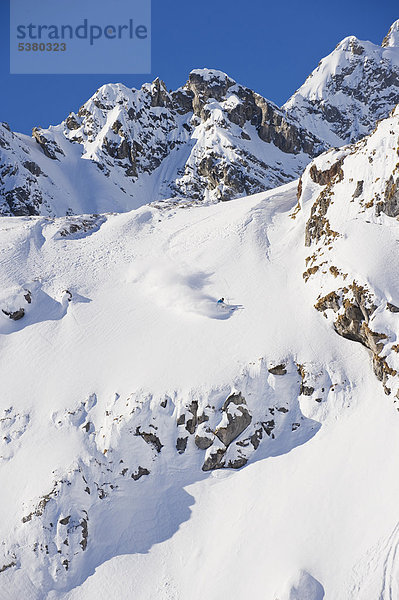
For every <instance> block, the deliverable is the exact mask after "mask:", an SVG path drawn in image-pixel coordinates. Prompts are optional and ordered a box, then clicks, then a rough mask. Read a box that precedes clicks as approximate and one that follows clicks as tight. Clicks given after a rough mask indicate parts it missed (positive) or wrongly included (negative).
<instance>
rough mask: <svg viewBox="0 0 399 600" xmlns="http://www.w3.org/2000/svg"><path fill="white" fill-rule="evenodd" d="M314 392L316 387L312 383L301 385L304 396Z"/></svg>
mask: <svg viewBox="0 0 399 600" xmlns="http://www.w3.org/2000/svg"><path fill="white" fill-rule="evenodd" d="M313 392H314V387H312V386H310V385H302V386H301V394H303V395H304V396H311V395H312V394H313Z"/></svg>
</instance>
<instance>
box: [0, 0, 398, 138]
mask: <svg viewBox="0 0 399 600" xmlns="http://www.w3.org/2000/svg"><path fill="white" fill-rule="evenodd" d="M11 1H12V0H11ZM397 18H399V6H398V2H397V0H384V1H383V2H376V0H362V1H360V0H334V1H332V0H331V1H330V2H315V1H304V0H302V1H301V2H298V0H295V1H293V0H286V1H285V2H275V1H273V2H270V1H269V0H247V1H246V2H242V1H238V0H202V1H201V2H190V1H189V0H184V1H183V0H173V2H166V1H165V0H153V2H152V73H150V74H148V75H140V76H134V75H124V74H120V75H115V74H112V75H109V76H107V75H10V74H9V49H8V46H9V1H8V0H0V24H1V25H0V27H1V36H0V90H1V95H0V109H1V111H0V120H2V121H7V122H8V123H9V124H10V125H11V127H12V129H14V130H15V131H22V132H24V133H30V132H31V129H32V127H33V126H36V125H40V126H42V127H47V126H48V125H50V124H56V123H59V122H60V121H62V120H63V119H64V118H65V117H66V116H67V115H68V113H69V112H70V111H77V110H78V109H79V107H80V106H81V105H82V104H83V103H84V102H85V101H86V100H87V99H88V98H89V97H90V96H91V95H92V94H93V93H94V92H95V90H96V89H97V88H98V87H99V86H101V85H102V84H104V83H108V82H117V81H120V82H122V83H124V84H125V85H128V86H129V87H139V86H140V85H141V84H142V83H144V82H145V81H151V80H153V79H154V78H155V77H156V76H159V77H161V79H163V80H164V81H165V83H166V85H167V87H168V88H171V89H175V88H176V87H178V86H180V85H182V84H183V83H184V82H185V81H186V79H187V75H188V73H189V72H190V70H191V69H193V68H197V67H204V66H206V67H212V68H217V69H221V70H222V71H225V72H227V73H228V74H229V75H230V76H231V77H233V78H234V79H236V80H237V81H239V82H240V83H242V84H244V85H247V86H248V87H251V88H253V89H254V90H256V91H257V92H259V93H260V94H262V95H263V96H265V97H266V98H268V99H270V100H273V101H274V102H276V103H277V104H279V105H280V104H282V103H283V102H284V101H285V100H286V99H287V98H288V97H289V96H290V95H291V94H292V93H293V92H294V91H295V90H296V89H297V88H298V87H299V86H300V85H301V84H302V83H303V81H304V80H305V79H306V77H307V76H308V75H309V73H310V72H311V71H312V70H313V69H314V68H315V67H316V65H317V63H318V62H319V60H320V59H321V58H322V57H323V56H325V55H326V54H329V52H331V51H332V50H333V48H334V47H335V46H336V44H337V43H338V42H339V41H340V40H341V39H342V38H344V37H346V36H347V35H356V36H357V37H358V38H359V39H363V40H370V41H372V42H375V43H381V40H382V38H383V37H384V35H385V34H386V33H387V30H388V28H389V26H390V25H391V23H392V22H393V21H395V20H396V19H397Z"/></svg>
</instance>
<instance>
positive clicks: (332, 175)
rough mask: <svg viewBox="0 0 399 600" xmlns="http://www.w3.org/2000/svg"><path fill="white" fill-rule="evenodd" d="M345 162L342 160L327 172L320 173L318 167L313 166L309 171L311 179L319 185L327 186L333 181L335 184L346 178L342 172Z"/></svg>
mask: <svg viewBox="0 0 399 600" xmlns="http://www.w3.org/2000/svg"><path fill="white" fill-rule="evenodd" d="M343 161H344V159H343V158H341V159H340V160H338V161H337V162H336V163H334V164H333V165H332V166H331V167H330V168H329V169H326V170H325V171H319V169H318V168H317V167H316V165H312V166H311V167H310V169H309V175H310V178H311V179H312V180H313V181H314V182H315V183H318V184H319V185H327V184H329V183H331V182H332V181H333V180H334V181H335V182H338V181H341V180H342V179H343V177H344V172H343V170H342V163H343Z"/></svg>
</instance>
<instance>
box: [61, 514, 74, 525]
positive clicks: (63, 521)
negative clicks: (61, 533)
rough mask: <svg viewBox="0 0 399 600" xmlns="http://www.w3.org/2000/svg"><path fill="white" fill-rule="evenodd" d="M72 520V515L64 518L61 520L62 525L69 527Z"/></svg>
mask: <svg viewBox="0 0 399 600" xmlns="http://www.w3.org/2000/svg"><path fill="white" fill-rule="evenodd" d="M70 519H71V515H68V516H67V517H64V518H63V519H60V523H61V525H68V523H69V521H70Z"/></svg>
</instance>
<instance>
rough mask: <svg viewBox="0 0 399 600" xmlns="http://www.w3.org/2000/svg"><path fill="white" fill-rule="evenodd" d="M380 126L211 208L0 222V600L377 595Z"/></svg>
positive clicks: (385, 339) (388, 573)
mask: <svg viewBox="0 0 399 600" xmlns="http://www.w3.org/2000/svg"><path fill="white" fill-rule="evenodd" d="M398 117H399V115H398V111H397V110H396V111H395V112H394V113H393V115H392V116H391V117H390V118H389V119H387V120H386V121H384V122H381V123H380V124H379V126H378V128H377V129H376V131H375V132H374V133H373V134H372V135H371V136H370V137H368V138H366V139H365V140H362V141H361V142H358V143H357V144H354V145H352V146H348V147H346V148H343V149H342V150H340V151H335V150H331V151H329V152H327V153H325V154H323V155H322V156H320V157H318V158H317V159H316V160H315V161H314V162H313V163H312V164H311V165H310V166H309V167H307V169H306V170H305V173H304V175H303V177H302V179H301V181H300V183H299V184H298V182H293V183H290V184H287V185H285V186H282V187H280V188H277V189H275V190H273V191H269V192H263V193H261V194H258V195H255V196H251V197H245V198H243V199H238V200H233V201H231V202H229V203H226V204H221V203H219V204H212V205H200V206H195V205H193V204H190V203H181V204H179V203H177V204H176V203H174V202H173V201H170V202H165V203H153V204H152V205H149V206H146V207H141V208H139V209H137V210H135V211H132V212H128V213H126V214H109V215H102V216H96V215H86V216H81V217H72V216H69V217H63V218H49V217H47V218H44V217H21V218H7V217H5V218H3V219H2V221H1V225H2V227H1V230H0V238H1V240H0V241H1V243H0V248H1V255H0V277H1V281H2V282H3V287H2V291H1V296H0V311H1V312H0V349H1V352H2V355H3V356H10V357H13V358H14V359H13V360H9V361H7V362H6V361H1V362H0V378H1V381H2V404H1V410H2V411H3V412H2V413H1V415H0V427H1V430H2V441H1V452H0V457H1V461H0V481H1V487H2V490H3V491H2V518H1V520H0V534H1V539H2V540H3V544H2V546H1V552H2V555H1V559H0V586H1V589H2V593H3V595H4V598H5V599H6V600H16V599H17V598H21V597H29V598H32V599H33V600H42V599H43V598H48V599H49V600H58V599H64V600H78V599H79V600H82V599H88V600H89V599H90V600H91V599H92V598H106V597H107V596H108V597H109V596H110V597H112V598H115V599H117V600H119V599H120V600H122V599H124V598H126V595H127V594H130V595H132V596H136V597H138V598H154V597H155V598H160V600H167V599H170V598H171V597H173V598H176V599H178V600H185V599H186V598H192V599H193V600H199V599H200V598H204V597H206V595H207V591H208V592H209V586H210V585H211V586H212V590H213V591H212V594H214V595H215V597H232V598H234V597H238V596H240V597H241V596H244V595H247V596H248V595H253V596H256V595H259V596H261V595H262V596H263V597H267V598H283V599H284V600H293V599H294V598H295V599H297V600H304V599H305V598H306V599H307V600H308V599H309V598H310V599H311V600H322V598H323V597H326V598H345V599H349V600H370V598H383V599H384V600H385V599H388V598H392V597H395V596H396V594H397V581H398V570H397V565H396V561H395V554H396V552H397V547H398V520H397V498H398V495H399V483H398V478H397V477H396V473H397V471H398V468H399V442H398V439H399V438H398V436H397V428H398V424H399V414H398V411H397V409H396V404H397V390H398V388H399V379H398V375H397V371H399V364H398V358H397V356H398V351H397V343H396V342H397V336H398V333H399V323H398V318H399V316H398V311H399V297H398V289H399V287H398V286H399V281H398V277H397V273H396V270H397V269H396V266H395V264H394V261H392V256H395V253H396V248H397V237H398V236H397V225H398V223H397V216H398V215H399V197H398V189H399V173H398V139H399V123H398ZM297 193H298V196H299V202H298V199H297ZM220 296H224V297H225V303H224V304H223V305H222V306H220V305H218V304H217V299H218V298H220ZM28 470H29V476H27V475H26V474H27V472H28ZM381 490H383V492H381ZM199 564H200V567H201V574H202V577H201V580H200V581H198V585H196V586H195V588H193V585H192V582H193V580H194V579H195V578H196V577H197V574H198V565H199ZM243 572H244V574H245V576H243ZM208 595H209V593H208Z"/></svg>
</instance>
